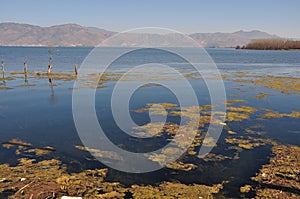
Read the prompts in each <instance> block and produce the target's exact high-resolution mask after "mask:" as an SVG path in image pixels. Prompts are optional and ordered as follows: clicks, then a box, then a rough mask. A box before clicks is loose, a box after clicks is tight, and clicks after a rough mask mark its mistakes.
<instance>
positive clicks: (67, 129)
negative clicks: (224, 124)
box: [0, 47, 300, 197]
mask: <svg viewBox="0 0 300 199" xmlns="http://www.w3.org/2000/svg"><path fill="white" fill-rule="evenodd" d="M91 50H92V48H55V51H54V56H53V60H54V69H53V72H54V73H73V65H74V64H78V65H80V64H81V62H82V61H83V60H84V58H85V57H86V56H87V55H88V53H89V52H90V51H91ZM111 50H113V49H111ZM186 51H187V53H190V54H194V51H193V49H186ZM207 52H208V53H209V54H210V56H211V57H212V59H213V60H214V61H215V63H216V64H217V66H218V68H219V70H220V72H221V74H222V75H225V76H228V77H229V78H228V79H225V81H224V83H225V88H226V93H227V97H228V99H244V100H246V102H245V103H241V104H240V105H245V106H251V107H255V108H258V109H262V108H267V109H271V110H274V111H277V112H283V113H290V112H291V111H294V110H295V111H300V103H299V101H300V100H299V99H300V98H299V97H300V96H299V95H298V94H284V93H281V92H279V91H277V90H273V89H269V88H265V87H263V86H259V85H253V84H251V83H247V82H235V81H233V80H232V79H231V77H232V76H235V75H236V74H235V73H236V72H247V75H250V76H266V75H269V76H270V75H272V76H284V77H300V51H248V50H238V51H237V50H234V49H207ZM1 55H2V56H4V57H5V69H6V74H5V76H6V77H13V78H14V79H12V80H5V81H2V83H1V84H2V87H5V88H7V89H1V90H0V93H1V95H0V125H1V128H0V141H1V142H6V141H8V140H10V139H12V138H19V139H21V140H23V141H26V142H29V143H31V144H32V145H34V146H35V147H44V146H52V147H54V148H55V149H56V151H55V152H54V153H51V154H49V155H47V156H46V157H56V158H58V159H61V160H62V161H63V162H65V163H67V164H68V166H69V169H70V171H80V170H82V169H86V168H95V167H105V166H104V165H102V164H100V163H99V162H96V161H88V160H86V156H88V154H87V153H86V152H82V151H79V150H77V149H75V147H74V146H76V145H82V143H81V141H80V139H79V136H78V135H77V132H76V129H75V125H74V122H73V116H72V88H73V83H74V79H75V78H61V79H55V78H54V79H53V80H52V83H53V86H50V85H49V80H48V78H47V77H40V76H37V75H34V74H29V75H28V82H25V81H24V78H25V77H24V74H16V75H12V74H10V72H13V71H22V70H23V60H24V59H25V57H27V59H28V60H29V62H28V71H34V72H37V71H39V72H45V71H46V68H47V64H48V57H49V55H48V49H47V48H42V47H38V48H33V47H32V48H31V47H0V56H1ZM154 60H156V61H158V62H160V63H166V64H169V65H170V66H172V67H174V68H176V69H178V70H180V71H181V72H183V73H185V74H189V73H190V72H193V70H192V69H191V67H190V66H189V65H188V64H186V63H185V62H184V60H180V59H178V58H176V57H174V56H172V55H171V54H164V53H161V52H160V51H158V52H157V51H155V50H144V51H143V50H142V51H139V52H138V53H137V54H136V55H135V56H134V57H131V56H130V55H128V56H126V57H124V58H122V59H120V60H118V61H117V62H116V63H114V65H113V69H112V70H111V71H110V72H111V73H120V72H122V71H126V70H127V69H128V68H130V67H133V66H135V65H137V64H142V63H145V62H146V63H147V62H149V61H154ZM210 81H219V80H210ZM189 82H190V83H191V84H192V86H193V88H194V89H195V91H196V94H197V97H198V100H199V104H200V105H206V104H209V103H210V97H209V93H208V90H207V88H206V86H205V83H204V81H203V80H202V79H193V78H191V79H189ZM173 83H174V84H176V80H174V81H173ZM29 85H30V86H29ZM114 85H115V81H106V82H105V83H104V86H105V87H104V88H99V89H97V92H96V99H95V101H96V112H97V114H98V117H100V116H101V122H100V123H101V124H102V125H103V129H104V130H105V132H106V134H107V135H108V136H109V137H110V139H111V140H113V142H114V143H116V144H122V145H123V147H124V148H126V149H127V150H130V151H134V150H137V151H139V150H141V147H142V148H143V150H152V149H154V148H157V147H159V146H163V145H164V144H165V143H166V141H165V140H164V139H160V140H157V139H156V140H151V139H150V140H148V141H149V142H150V144H149V143H148V144H147V143H146V142H144V141H141V140H136V139H131V138H130V137H128V136H126V135H124V134H123V133H122V131H121V130H120V129H119V128H118V127H117V126H116V124H115V122H114V120H113V117H112V114H111V109H110V97H111V94H112V90H113V87H114ZM179 86H180V85H179ZM182 89H184V88H182ZM260 92H264V93H267V94H270V96H267V97H265V98H262V99H261V98H255V97H254V96H256V95H258V94H259V93H260ZM163 102H168V103H175V104H176V103H178V101H177V99H176V97H175V96H174V95H173V94H172V93H171V92H170V91H169V90H167V89H166V88H163V87H160V86H150V87H143V88H140V89H139V90H138V91H136V92H135V93H134V95H133V96H132V98H131V101H130V109H131V110H136V109H139V108H143V107H145V106H146V104H147V103H163ZM259 114H260V111H258V112H257V113H254V114H253V115H251V117H250V119H249V120H244V121H241V122H230V123H228V127H229V128H230V129H232V130H234V131H235V132H238V134H239V135H244V134H245V129H246V128H249V127H251V126H254V125H255V126H260V131H263V132H264V133H265V134H264V135H263V137H264V138H271V139H272V140H275V141H277V142H280V143H283V144H292V145H297V146H300V144H299V143H300V142H299V141H300V134H299V133H297V132H299V130H300V129H299V128H300V125H299V124H300V123H299V122H300V120H299V118H279V119H258V117H259ZM131 115H132V117H133V119H134V121H135V122H136V123H138V124H139V125H143V124H146V123H148V122H150V118H149V115H148V114H147V113H134V112H132V113H131ZM168 121H170V122H175V123H178V122H179V121H180V118H178V117H168ZM226 136H228V134H227V132H226V130H224V131H223V133H222V135H221V138H220V139H219V141H218V143H217V146H218V147H216V148H215V149H214V150H213V151H216V152H221V153H225V154H226V153H231V152H230V151H226V150H224V148H226V146H227V144H226V143H225V142H224V138H225V137H226ZM139 146H140V147H139ZM269 155H270V147H267V146H265V147H259V148H255V149H253V150H246V151H244V152H242V153H241V155H240V158H239V159H238V160H225V161H222V162H212V163H205V162H203V161H202V160H200V159H197V158H195V157H188V158H187V161H188V162H192V163H194V164H196V165H198V168H197V169H196V170H193V171H190V172H182V171H178V172H172V171H170V170H169V169H162V170H159V171H156V172H153V173H148V174H126V173H123V172H118V171H115V170H110V171H109V174H108V179H107V180H111V181H116V180H117V181H120V182H122V183H124V184H125V185H130V184H134V183H141V184H154V183H158V182H161V181H170V180H178V181H180V182H182V183H187V184H190V183H201V184H214V183H220V182H222V181H226V180H228V181H230V182H229V183H228V185H225V188H224V192H225V193H226V194H227V196H231V197H239V187H240V186H242V185H243V184H246V183H249V182H250V177H251V176H254V175H255V173H256V172H257V171H258V170H259V168H260V167H261V165H262V164H265V163H267V162H268V159H269ZM19 157H20V156H19V155H16V154H15V153H14V150H12V149H5V148H3V147H0V162H1V163H11V164H15V163H16V160H17V158H19Z"/></svg>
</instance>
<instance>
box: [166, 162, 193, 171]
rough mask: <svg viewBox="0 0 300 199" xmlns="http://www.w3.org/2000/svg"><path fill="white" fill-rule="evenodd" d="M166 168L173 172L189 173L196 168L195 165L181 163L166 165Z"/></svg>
mask: <svg viewBox="0 0 300 199" xmlns="http://www.w3.org/2000/svg"><path fill="white" fill-rule="evenodd" d="M166 168H169V169H174V170H181V171H190V170H193V169H195V168H197V166H196V165H194V164H192V163H188V164H187V163H183V162H173V163H171V164H167V165H166Z"/></svg>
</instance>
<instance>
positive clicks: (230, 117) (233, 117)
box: [226, 106, 257, 122]
mask: <svg viewBox="0 0 300 199" xmlns="http://www.w3.org/2000/svg"><path fill="white" fill-rule="evenodd" d="M227 111H228V112H227V117H226V121H228V122H232V121H242V120H246V119H249V115H250V114H253V113H255V112H256V111H257V109H255V108H253V107H250V106H241V107H233V106H230V107H227Z"/></svg>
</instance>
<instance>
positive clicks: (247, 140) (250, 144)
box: [225, 136, 272, 149]
mask: <svg viewBox="0 0 300 199" xmlns="http://www.w3.org/2000/svg"><path fill="white" fill-rule="evenodd" d="M225 142H226V143H228V144H233V145H237V146H238V147H239V148H241V149H253V148H256V147H260V146H264V145H266V144H271V143H272V141H271V140H267V139H262V138H253V137H243V136H240V137H238V138H235V137H227V138H225Z"/></svg>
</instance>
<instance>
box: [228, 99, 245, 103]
mask: <svg viewBox="0 0 300 199" xmlns="http://www.w3.org/2000/svg"><path fill="white" fill-rule="evenodd" d="M244 102H246V100H242V99H234V100H226V102H225V104H234V103H244Z"/></svg>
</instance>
